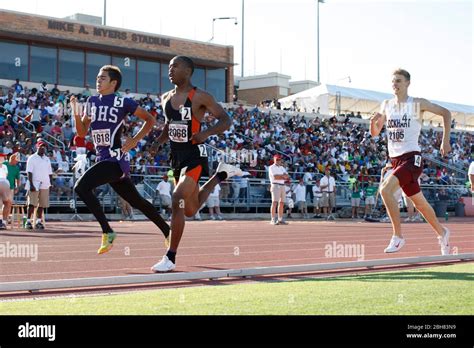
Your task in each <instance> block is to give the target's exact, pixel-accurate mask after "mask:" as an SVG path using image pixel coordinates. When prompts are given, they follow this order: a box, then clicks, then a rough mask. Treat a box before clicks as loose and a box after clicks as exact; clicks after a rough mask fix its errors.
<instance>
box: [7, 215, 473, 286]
mask: <svg viewBox="0 0 474 348" xmlns="http://www.w3.org/2000/svg"><path fill="white" fill-rule="evenodd" d="M473 222H474V219H473V218H454V219H450V220H449V222H447V223H446V226H447V227H449V228H450V230H451V246H452V248H455V249H454V250H455V251H457V253H472V252H474V233H473ZM112 227H113V228H114V229H115V231H116V232H118V238H117V239H116V241H115V243H114V248H113V249H112V250H111V251H110V252H109V253H107V254H103V255H97V253H96V252H97V248H98V247H99V244H100V238H101V233H100V228H99V226H98V224H97V223H95V222H48V223H47V228H46V229H45V230H43V231H27V230H7V231H1V233H0V247H1V246H2V245H3V246H10V247H11V246H12V245H16V246H18V245H20V244H32V245H37V247H38V249H37V250H38V254H37V260H31V255H29V257H28V258H24V257H23V258H21V257H11V256H12V255H11V253H10V255H8V254H7V255H1V254H0V257H1V263H0V282H15V281H29V280H42V279H44V280H47V279H71V278H81V277H105V276H123V275H133V274H150V273H151V271H150V267H151V266H152V265H153V264H155V263H156V262H158V261H159V260H160V259H161V257H162V255H163V254H164V252H165V246H164V238H163V236H162V234H161V232H160V231H158V230H157V228H156V227H155V226H154V225H153V224H152V223H150V222H122V223H119V222H114V223H112ZM403 233H404V235H405V238H406V241H407V243H406V245H405V247H404V248H403V249H402V250H401V251H400V252H398V253H394V254H384V253H383V249H384V248H385V247H386V246H387V244H388V241H389V239H390V236H391V226H390V224H386V223H385V224H384V223H368V222H352V221H337V222H322V221H315V220H311V221H310V220H306V221H304V220H301V221H291V222H290V223H289V224H288V225H286V226H282V225H280V226H273V225H270V224H269V223H268V221H237V220H232V221H202V222H197V221H189V222H187V223H186V228H185V232H184V235H183V239H182V242H181V246H180V249H179V252H178V255H177V268H176V271H177V272H189V271H205V270H218V269H233V268H234V269H235V268H251V267H267V266H282V265H297V264H310V263H332V262H341V261H356V260H358V259H359V257H358V256H357V255H342V256H346V257H340V256H341V255H337V254H336V255H330V254H328V246H333V245H336V246H339V245H343V246H344V245H348V244H354V245H355V246H356V247H358V248H359V250H360V251H362V249H361V248H362V247H363V252H364V260H373V259H383V258H402V257H413V256H428V255H440V249H439V246H438V244H437V239H436V236H435V233H434V232H433V231H432V230H431V229H430V227H429V225H428V224H426V223H425V224H424V223H410V224H403ZM10 250H11V249H10ZM0 251H1V250H0Z"/></svg>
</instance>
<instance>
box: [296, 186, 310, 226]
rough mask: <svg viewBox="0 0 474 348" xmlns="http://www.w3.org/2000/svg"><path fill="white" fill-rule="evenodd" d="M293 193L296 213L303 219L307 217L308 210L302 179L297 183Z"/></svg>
mask: <svg viewBox="0 0 474 348" xmlns="http://www.w3.org/2000/svg"><path fill="white" fill-rule="evenodd" d="M293 192H294V193H295V200H296V205H297V206H298V211H299V212H300V214H301V216H302V217H304V218H305V219H306V218H307V217H308V208H307V206H306V185H305V183H304V180H303V178H301V179H300V180H299V182H298V185H296V187H295V188H294V189H293Z"/></svg>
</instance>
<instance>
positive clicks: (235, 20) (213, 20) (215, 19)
mask: <svg viewBox="0 0 474 348" xmlns="http://www.w3.org/2000/svg"><path fill="white" fill-rule="evenodd" d="M221 19H233V20H234V24H235V25H237V24H239V22H237V17H218V18H213V19H212V37H211V38H210V39H209V41H208V42H211V41H212V40H214V23H215V22H216V21H218V20H221Z"/></svg>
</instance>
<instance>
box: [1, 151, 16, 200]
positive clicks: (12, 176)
mask: <svg viewBox="0 0 474 348" xmlns="http://www.w3.org/2000/svg"><path fill="white" fill-rule="evenodd" d="M19 161H20V154H19V153H17V152H15V153H12V154H10V156H9V159H8V161H5V162H3V164H5V165H6V166H7V167H8V176H7V179H8V182H9V183H10V189H11V190H12V194H16V193H17V192H18V188H19V187H20V167H18V162H19Z"/></svg>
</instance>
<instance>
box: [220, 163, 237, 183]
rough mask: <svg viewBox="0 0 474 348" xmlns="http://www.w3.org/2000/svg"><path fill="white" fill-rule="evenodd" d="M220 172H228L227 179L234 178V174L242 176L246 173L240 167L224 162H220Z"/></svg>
mask: <svg viewBox="0 0 474 348" xmlns="http://www.w3.org/2000/svg"><path fill="white" fill-rule="evenodd" d="M220 172H226V173H227V178H226V179H229V178H232V177H233V176H242V175H243V174H244V173H243V172H242V170H241V169H240V168H238V167H236V166H233V165H230V164H227V163H224V162H220V163H219V166H218V167H217V169H216V173H220Z"/></svg>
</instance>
